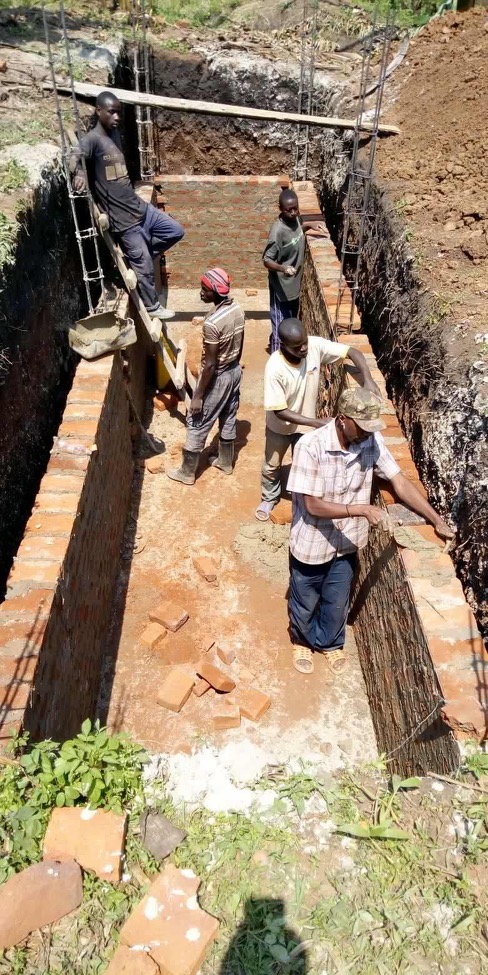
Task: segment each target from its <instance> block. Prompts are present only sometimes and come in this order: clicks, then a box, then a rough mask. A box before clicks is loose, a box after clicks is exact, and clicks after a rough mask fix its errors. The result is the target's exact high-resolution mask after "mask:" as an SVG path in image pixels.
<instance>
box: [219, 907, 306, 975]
mask: <svg viewBox="0 0 488 975" xmlns="http://www.w3.org/2000/svg"><path fill="white" fill-rule="evenodd" d="M282 970H283V971H286V973H287V975H306V973H307V972H308V971H309V967H308V962H307V946H306V943H304V942H302V941H300V938H299V936H298V934H297V933H296V931H293V929H292V928H289V927H287V925H286V921H285V905H284V902H283V901H282V900H280V899H276V900H275V899H271V898H268V897H256V898H254V897H252V898H250V899H249V900H248V901H247V903H246V908H245V915H244V919H243V920H242V921H241V923H240V924H239V927H238V928H237V930H236V932H235V934H234V936H233V938H232V941H231V943H230V945H229V948H228V950H227V953H226V955H225V957H224V959H223V961H222V965H221V968H220V973H219V975H250V973H251V972H252V973H256V975H258V973H259V975H276V972H281V971H282Z"/></svg>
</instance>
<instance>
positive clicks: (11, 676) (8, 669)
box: [0, 656, 38, 695]
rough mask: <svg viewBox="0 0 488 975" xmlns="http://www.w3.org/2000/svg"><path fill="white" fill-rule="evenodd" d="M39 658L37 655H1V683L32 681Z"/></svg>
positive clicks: (4, 684)
mask: <svg viewBox="0 0 488 975" xmlns="http://www.w3.org/2000/svg"><path fill="white" fill-rule="evenodd" d="M37 659H38V658H37V657H36V656H31V657H17V658H15V657H2V656H0V684H1V685H3V686H6V685H8V684H9V683H10V681H15V682H18V683H29V684H30V683H32V681H33V679H34V674H35V672H36V667H37ZM0 695H1V688H0Z"/></svg>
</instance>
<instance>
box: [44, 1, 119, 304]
mask: <svg viewBox="0 0 488 975" xmlns="http://www.w3.org/2000/svg"><path fill="white" fill-rule="evenodd" d="M42 19H43V25H44V36H45V39H46V49H47V55H48V62H49V68H50V72H51V79H52V86H53V93H54V100H55V105H56V115H57V118H58V126H59V136H60V142H61V160H62V165H63V171H64V175H65V179H66V184H67V190H68V196H69V200H70V206H71V213H72V215H73V223H74V227H75V236H76V241H77V244H78V250H79V254H80V262H81V268H82V272H83V281H84V284H85V290H86V299H87V304H88V312H89V314H90V315H93V314H94V313H95V303H94V301H93V298H92V291H91V289H92V286H93V285H96V286H99V287H100V289H101V299H102V305H103V306H105V304H106V291H105V285H104V275H103V271H102V266H101V262H100V254H99V250H98V242H97V228H96V224H95V214H94V210H93V200H92V196H91V193H90V188H89V184H88V173H87V169H86V161H85V158H84V156H83V154H82V153H81V154H80V163H81V168H82V172H83V177H84V180H85V190H84V191H83V192H82V193H75V192H74V191H73V189H72V185H71V173H70V170H69V154H70V145H69V139H68V137H67V135H66V130H65V126H64V121H63V113H62V109H61V103H60V100H59V95H58V90H57V86H56V71H55V66H54V56H53V50H52V45H51V38H50V34H49V26H48V22H47V16H46V8H45V4H44V3H43V4H42ZM60 20H61V28H62V32H63V40H64V44H65V51H66V55H67V63H68V72H69V77H70V84H71V95H72V113H73V120H74V123H75V130H76V136H77V138H78V141H79V139H80V138H81V134H82V132H81V120H80V115H79V112H78V105H77V102H76V95H75V92H74V78H73V64H72V60H71V51H70V48H69V41H68V35H67V31H66V21H65V16H64V7H63V3H62V2H61V4H60ZM82 200H86V203H87V205H88V214H89V226H88V227H87V228H86V229H84V230H82V229H81V227H80V221H79V218H78V205H79V203H80V202H81V201H82ZM89 240H91V241H92V244H93V248H94V254H95V267H94V268H93V269H92V270H89V269H88V268H87V260H86V253H85V246H86V243H87V242H88V241H89Z"/></svg>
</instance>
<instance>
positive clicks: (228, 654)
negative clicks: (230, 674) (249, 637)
mask: <svg viewBox="0 0 488 975" xmlns="http://www.w3.org/2000/svg"><path fill="white" fill-rule="evenodd" d="M217 654H218V656H219V657H220V659H221V661H222V663H223V664H227V666H229V664H232V663H234V660H235V659H236V652H235V650H234V649H233V648H232V647H229V646H227V645H226V644H225V643H219V644H218V646H217Z"/></svg>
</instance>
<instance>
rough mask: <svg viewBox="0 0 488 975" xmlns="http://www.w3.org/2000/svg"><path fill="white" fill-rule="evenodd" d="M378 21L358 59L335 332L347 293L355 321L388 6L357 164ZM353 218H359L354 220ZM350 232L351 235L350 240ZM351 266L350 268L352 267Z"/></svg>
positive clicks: (388, 23) (391, 18)
mask: <svg viewBox="0 0 488 975" xmlns="http://www.w3.org/2000/svg"><path fill="white" fill-rule="evenodd" d="M376 23H377V8H376V7H375V9H374V12H373V22H372V25H371V29H370V31H369V33H368V36H367V38H366V39H365V43H364V45H363V58H362V62H361V77H360V84H359V96H358V109H357V114H356V122H355V127H354V134H353V146H352V151H351V158H350V163H349V170H348V177H347V193H346V200H345V204H344V224H343V231H342V241H341V269H340V275H339V283H338V290H337V304H336V312H335V323H334V331H335V332H336V333H337V330H338V327H339V317H340V311H341V304H342V299H343V297H344V295H345V293H346V291H347V292H348V295H349V298H350V304H349V327H348V331H352V327H353V323H354V312H355V310H356V296H357V292H358V288H359V272H360V266H361V255H362V248H363V241H364V231H365V225H366V219H367V216H368V206H369V197H370V189H371V181H372V178H373V169H374V160H375V155H376V144H377V138H378V126H379V121H380V112H381V104H382V100H383V92H384V85H385V79H386V69H387V65H388V56H389V51H390V38H391V33H392V27H393V24H394V13H393V11H392V9H391V8H389V9H388V12H387V16H386V22H385V26H384V28H383V37H382V47H381V57H380V69H379V76H378V82H377V87H376V99H375V106H374V109H373V119H372V130H371V132H370V133H368V143H367V146H366V148H365V152H364V157H363V160H362V165H361V167H360V164H359V159H358V154H359V143H360V140H361V133H362V132H363V131H364V129H363V120H364V115H365V106H366V97H367V93H368V89H369V78H370V72H371V58H372V53H373V47H374V40H375V33H376ZM361 194H362V199H361V206H360V208H358V206H357V200H358V197H359V196H360V195H361ZM353 218H358V219H357V220H356V221H353ZM351 231H352V234H353V237H352V240H351ZM351 266H352V267H351Z"/></svg>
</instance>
